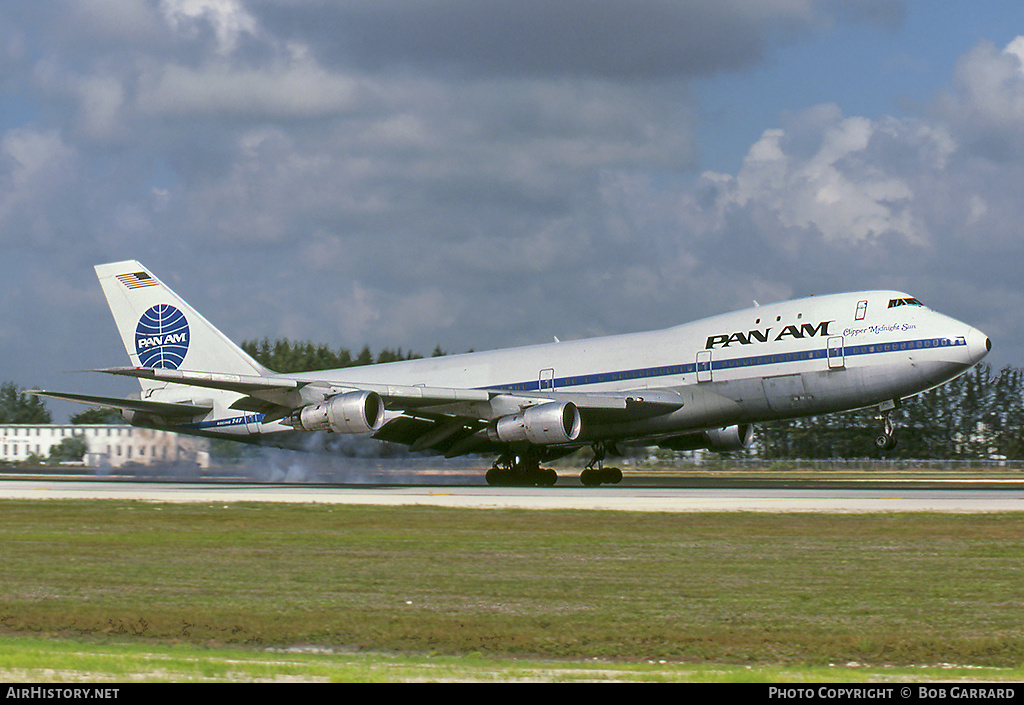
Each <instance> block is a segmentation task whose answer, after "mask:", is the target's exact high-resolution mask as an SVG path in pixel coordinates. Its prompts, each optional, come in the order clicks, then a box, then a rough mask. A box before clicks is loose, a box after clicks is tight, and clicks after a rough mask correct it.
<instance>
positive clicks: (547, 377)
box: [538, 367, 555, 392]
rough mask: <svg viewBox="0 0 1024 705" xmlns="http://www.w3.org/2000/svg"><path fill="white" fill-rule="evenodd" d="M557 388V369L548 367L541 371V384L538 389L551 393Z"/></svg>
mask: <svg viewBox="0 0 1024 705" xmlns="http://www.w3.org/2000/svg"><path fill="white" fill-rule="evenodd" d="M554 388H555V368H553V367H548V368H547V369H544V370H541V371H540V384H539V386H538V389H540V390H541V391H542V392H543V391H544V390H548V391H551V390H553V389H554Z"/></svg>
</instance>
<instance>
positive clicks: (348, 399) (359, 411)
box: [292, 391, 384, 433]
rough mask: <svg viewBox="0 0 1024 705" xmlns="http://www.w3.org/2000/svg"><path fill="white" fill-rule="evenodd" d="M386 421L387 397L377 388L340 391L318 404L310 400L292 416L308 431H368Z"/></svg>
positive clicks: (373, 429) (298, 426)
mask: <svg viewBox="0 0 1024 705" xmlns="http://www.w3.org/2000/svg"><path fill="white" fill-rule="evenodd" d="M383 423H384V400H383V399H381V398H380V395H379V394H377V393H376V392H367V391H358V392H347V393H345V394H339V395H338V396H336V397H331V398H330V399H328V400H326V401H323V402H321V403H319V404H310V405H309V406H304V407H302V408H301V409H299V410H298V411H297V412H296V413H295V414H294V415H293V416H292V426H295V427H296V428H301V429H303V430H305V431H334V432H335V433H368V432H370V431H376V430H377V429H379V428H380V427H381V426H382V425H383Z"/></svg>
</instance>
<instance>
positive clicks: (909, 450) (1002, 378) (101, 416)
mask: <svg viewBox="0 0 1024 705" xmlns="http://www.w3.org/2000/svg"><path fill="white" fill-rule="evenodd" d="M242 347H243V348H244V349H245V350H246V352H248V353H249V354H250V355H252V356H253V357H254V358H255V359H256V360H257V361H258V362H260V364H262V365H265V366H266V367H268V368H269V369H272V370H275V371H277V372H282V373H288V372H300V371H310V370H322V369H336V368H341V367H351V366H355V365H368V364H374V363H379V362H391V361H394V360H411V359H415V358H419V357H422V356H420V355H416V354H414V353H407V352H403V351H402V350H401V349H400V348H399V349H397V350H389V349H384V350H382V351H381V352H379V353H378V354H376V355H374V354H373V353H372V352H371V351H370V349H369V348H368V347H364V348H363V349H362V350H361V351H360V352H359V353H357V354H356V355H353V354H352V353H351V352H350V351H349V350H347V349H345V348H341V349H339V350H332V349H331V348H329V347H328V346H326V345H314V344H313V343H309V342H304V343H293V342H290V341H288V340H277V341H275V342H274V343H270V342H269V341H268V340H266V339H264V340H263V341H258V342H257V341H247V342H245V343H243V344H242ZM444 354H445V353H444V351H442V350H441V349H440V347H438V348H435V350H434V353H433V355H435V356H439V355H444ZM117 421H120V415H118V414H117V412H112V411H111V410H109V409H108V410H99V409H90V410H86V411H83V412H82V413H81V414H78V415H76V416H74V417H72V419H71V422H72V423H114V422H117ZM893 421H894V422H895V424H896V435H897V437H898V439H899V445H898V446H897V447H896V449H895V450H893V451H888V452H884V453H883V451H880V450H878V449H877V448H876V447H875V442H874V440H875V437H876V436H877V435H878V434H879V433H880V432H881V430H882V421H881V420H880V416H879V413H878V410H877V409H874V408H870V409H862V410H859V411H851V412H846V413H838V414H828V415H824V416H811V417H805V418H800V419H791V420H786V421H772V422H768V423H763V424H759V425H758V428H757V435H756V441H755V445H754V447H753V448H752V449H751V453H752V454H753V455H756V456H759V457H761V458H763V459H765V460H775V459H779V460H787V459H797V458H799V459H807V460H812V459H826V460H827V459H831V458H865V457H867V458H871V457H886V458H908V459H962V460H975V459H990V458H999V457H1002V458H1006V459H1009V460H1021V459H1024V369H1022V368H1016V367H1005V368H1003V369H1002V370H1000V371H998V372H995V371H993V369H992V368H991V367H990V366H989V365H984V364H982V365H977V366H976V367H974V368H972V369H971V370H970V371H968V372H967V373H966V374H964V375H961V376H960V377H958V378H957V379H955V380H953V381H951V382H948V383H946V384H944V385H942V386H940V387H936V388H935V389H932V390H929V391H927V392H924V393H923V394H920V395H918V396H916V397H913V398H911V399H907V400H905V401H904V402H903V406H902V408H900V409H898V410H897V411H895V412H894V413H893ZM0 423H6V424H15V423H17V424H45V423H52V418H51V416H50V412H49V411H48V410H47V409H46V407H45V406H44V404H43V402H42V400H40V399H39V398H38V397H34V396H30V395H26V394H25V393H24V392H22V391H20V390H19V389H18V388H17V387H16V386H15V385H14V384H13V383H11V382H7V383H4V384H3V385H0Z"/></svg>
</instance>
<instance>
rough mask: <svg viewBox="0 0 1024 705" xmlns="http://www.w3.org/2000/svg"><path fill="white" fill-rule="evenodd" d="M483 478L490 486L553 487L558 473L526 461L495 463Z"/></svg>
mask: <svg viewBox="0 0 1024 705" xmlns="http://www.w3.org/2000/svg"><path fill="white" fill-rule="evenodd" d="M484 479H485V480H486V481H487V484H488V485H490V486H492V487H553V486H554V485H555V483H556V482H558V473H557V472H555V471H554V470H552V469H551V468H542V467H539V466H537V465H535V464H533V463H530V462H528V461H521V462H515V463H510V464H502V463H495V465H494V466H493V467H492V468H491V469H490V470H488V471H487V474H486V475H484Z"/></svg>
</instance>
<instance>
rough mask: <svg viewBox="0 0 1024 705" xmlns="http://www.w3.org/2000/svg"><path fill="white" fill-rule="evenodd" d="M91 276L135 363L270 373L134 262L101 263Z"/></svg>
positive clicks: (146, 383)
mask: <svg viewBox="0 0 1024 705" xmlns="http://www.w3.org/2000/svg"><path fill="white" fill-rule="evenodd" d="M96 276H97V277H98V278H99V280H100V286H101V287H103V294H104V296H106V298H107V304H108V305H109V306H110V312H111V313H112V314H113V316H114V322H115V323H116V324H117V330H118V332H119V333H120V334H121V340H122V342H123V343H124V348H125V350H126V351H127V352H128V357H129V358H130V359H131V361H132V365H134V366H135V367H151V368H163V369H175V370H176V369H179V368H180V369H182V370H193V371H202V372H217V373H228V374H242V375H261V376H262V375H268V374H272V373H271V372H270V371H269V370H267V369H266V368H265V367H263V366H262V365H260V364H259V363H258V362H256V361H255V360H254V359H252V357H250V356H249V355H248V354H247V353H246V352H245V351H244V350H242V349H241V348H240V347H239V346H238V345H236V344H235V343H234V342H232V341H231V340H230V339H229V338H228V337H227V336H225V335H224V334H223V333H221V332H220V331H219V330H217V328H215V327H214V326H213V325H212V324H211V323H210V322H209V321H207V320H206V319H205V318H203V316H202V315H200V314H199V312H198V311H196V310H195V309H193V308H192V307H191V306H189V305H188V304H187V303H185V301H184V300H183V299H182V298H181V297H179V296H178V295H177V294H175V293H174V292H173V291H171V289H170V288H169V287H168V286H167V285H165V284H164V283H163V282H161V281H160V280H159V279H157V278H156V277H155V276H154V275H153V273H152V272H150V271H149V270H148V269H146V268H145V267H143V266H142V265H141V264H140V263H139V262H137V261H135V260H127V261H125V262H112V263H110V264H100V265H97V266H96ZM141 383H142V385H143V388H149V387H153V386H163V385H162V383H154V382H152V381H150V380H141Z"/></svg>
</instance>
